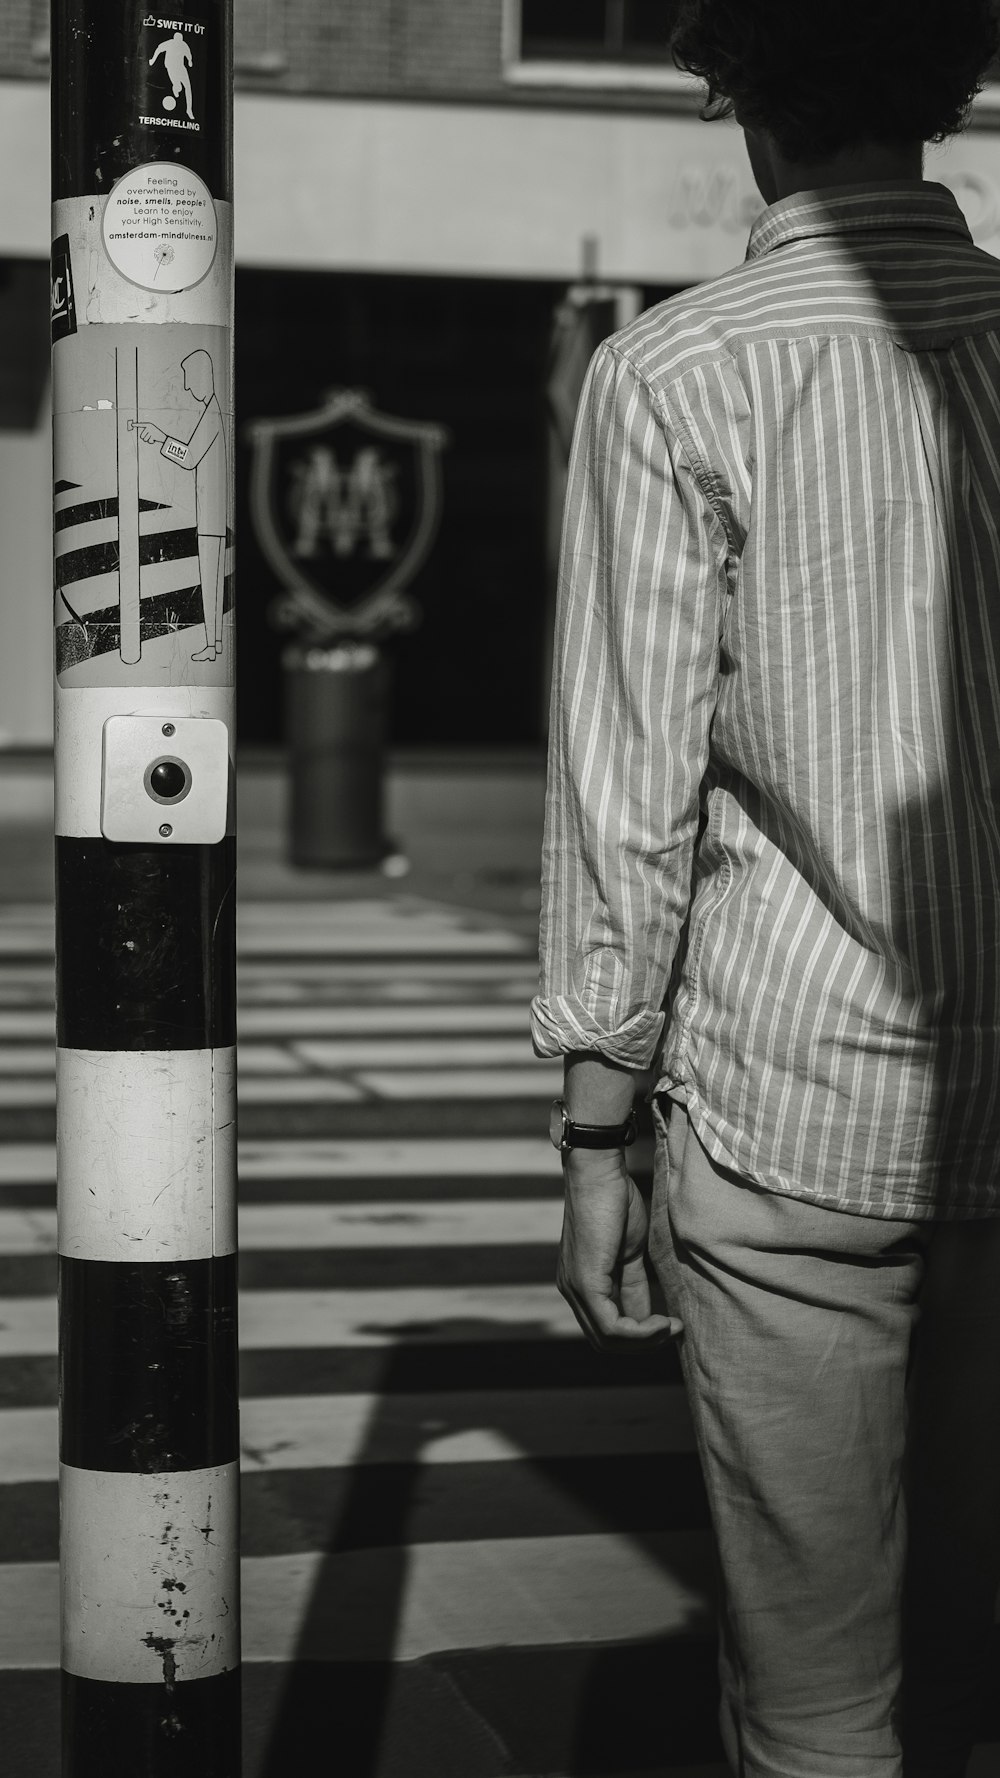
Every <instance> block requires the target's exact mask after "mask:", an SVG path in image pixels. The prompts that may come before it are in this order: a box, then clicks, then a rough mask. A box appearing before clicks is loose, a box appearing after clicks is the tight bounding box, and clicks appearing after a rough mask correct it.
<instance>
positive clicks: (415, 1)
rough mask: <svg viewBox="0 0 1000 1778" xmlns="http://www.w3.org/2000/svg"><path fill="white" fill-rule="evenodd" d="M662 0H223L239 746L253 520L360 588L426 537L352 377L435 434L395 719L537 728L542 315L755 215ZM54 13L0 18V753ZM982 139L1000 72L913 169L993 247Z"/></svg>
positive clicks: (735, 158) (31, 692) (273, 732)
mask: <svg viewBox="0 0 1000 1778" xmlns="http://www.w3.org/2000/svg"><path fill="white" fill-rule="evenodd" d="M671 12H672V8H671V6H670V4H669V0H236V71H237V103H236V158H237V179H236V255H237V313H236V321H237V420H238V428H237V431H238V437H237V443H236V471H237V509H236V519H237V538H238V567H237V585H238V600H239V617H240V624H239V632H240V665H239V711H240V732H241V736H242V737H243V738H244V739H245V740H249V741H260V742H274V741H277V740H278V739H279V738H280V735H281V732H282V717H281V708H280V695H281V694H280V681H281V674H280V666H279V661H280V651H281V632H280V630H278V629H276V628H275V613H276V609H277V607H278V606H279V605H280V596H281V593H282V584H281V576H280V574H279V573H278V572H276V569H275V553H274V548H271V549H270V550H269V549H268V548H266V547H264V545H263V544H262V541H261V536H262V526H263V528H264V529H265V530H266V529H267V527H268V525H269V526H270V533H269V534H270V536H271V541H272V544H273V542H274V537H275V536H277V538H278V548H279V550H280V549H281V548H284V549H286V550H287V551H288V553H289V555H290V556H294V557H296V561H295V562H294V563H293V564H292V567H293V569H295V571H301V572H304V573H313V572H315V574H316V575H317V576H318V578H319V580H320V581H323V580H324V577H325V583H326V585H327V587H328V588H329V587H334V588H336V587H337V586H338V585H340V584H344V585H350V586H351V587H353V588H354V589H355V591H356V590H357V589H358V588H361V589H362V590H364V588H365V587H369V588H370V587H372V586H376V585H377V584H378V576H379V575H380V574H382V573H383V572H384V571H385V567H384V565H385V562H386V561H387V560H388V557H389V556H390V555H391V554H392V552H393V551H394V550H395V551H397V552H400V551H403V549H404V542H405V539H404V538H403V536H402V534H403V533H404V532H408V533H412V534H414V535H415V527H416V528H419V520H420V514H419V512H417V511H415V510H413V508H414V502H417V503H418V504H419V500H420V498H424V496H423V495H421V494H420V491H419V487H418V483H419V476H418V475H417V472H416V469H414V471H413V475H412V476H410V472H409V469H408V466H407V461H405V460H404V459H403V458H402V457H399V456H398V455H397V457H396V458H394V457H393V456H392V453H391V451H388V450H387V451H386V452H383V454H382V455H381V456H380V455H379V454H378V452H377V450H376V449H375V446H374V444H373V443H372V442H371V441H369V444H368V445H367V446H366V445H365V443H364V441H363V440H361V441H359V439H358V437H357V436H353V437H352V438H351V439H349V438H348V434H347V432H344V433H342V434H338V433H337V431H336V428H335V427H334V428H333V429H332V430H329V431H327V432H324V431H323V430H322V427H320V430H319V431H317V430H316V427H315V426H314V425H313V424H312V422H313V420H314V418H315V416H317V415H318V414H321V413H322V411H323V410H324V407H326V408H331V403H332V404H333V406H332V409H331V411H335V412H339V411H340V409H339V408H338V407H337V401H338V399H339V397H342V396H343V395H344V394H345V392H348V393H350V392H353V393H355V394H357V395H358V396H359V398H360V397H361V395H362V394H363V398H364V400H365V401H366V402H367V404H368V406H369V407H370V408H371V409H373V410H374V411H375V412H376V413H378V414H379V415H381V416H383V417H385V418H387V419H388V420H390V421H395V422H398V423H399V425H400V427H401V428H403V430H404V431H405V429H406V428H407V427H409V428H410V429H411V431H412V429H413V428H414V427H417V428H426V429H429V431H433V433H434V434H435V436H436V437H437V438H438V439H439V440H440V441H441V444H440V464H439V471H440V475H439V482H440V522H439V523H438V525H437V528H436V531H435V532H434V535H433V539H432V540H431V541H429V542H428V539H427V536H426V535H425V538H424V541H425V544H426V545H427V547H426V548H425V549H424V550H423V554H422V556H421V555H420V552H419V551H417V552H416V553H415V554H414V556H413V564H414V573H413V578H412V582H411V585H410V588H409V591H410V592H411V593H412V595H413V598H414V600H415V602H416V604H417V606H418V607H419V609H420V611H421V613H422V621H421V623H420V624H419V626H418V627H417V628H415V629H414V630H412V631H411V632H409V633H407V634H404V635H400V637H399V638H398V640H397V641H396V642H395V643H394V644H393V654H394V658H395V686H396V689H395V697H394V738H395V739H396V741H397V742H400V743H403V744H406V743H435V744H444V745H454V746H475V745H482V744H492V745H497V744H532V743H537V742H538V741H539V740H540V739H541V736H542V733H543V729H544V714H543V713H544V704H545V676H546V626H547V621H548V607H549V591H550V576H551V560H550V558H551V529H552V527H551V518H550V513H549V510H548V509H549V505H550V498H551V496H550V490H551V487H552V463H551V453H552V446H551V438H550V432H551V425H550V419H551V415H550V408H551V402H550V399H549V396H550V394H551V390H550V383H551V377H552V358H551V354H552V338H553V318H554V315H555V313H556V310H557V308H558V307H559V305H560V304H561V303H562V301H563V298H564V297H565V294H566V291H567V288H569V287H573V286H580V284H581V281H584V282H585V283H589V284H590V285H591V286H593V285H594V284H597V285H605V286H607V288H608V291H609V293H612V294H613V293H616V292H617V294H618V297H619V299H620V301H619V311H620V312H628V311H629V308H630V307H631V308H635V307H638V306H646V305H648V304H649V303H650V302H653V301H656V300H658V299H659V298H660V297H661V296H663V295H666V294H668V293H670V292H672V291H674V290H677V289H680V288H682V287H684V286H685V285H689V284H691V283H694V282H697V281H700V280H702V279H704V278H707V277H711V276H713V275H715V274H716V273H718V272H721V271H724V270H725V269H726V268H727V267H729V266H731V265H733V264H735V263H737V262H738V261H739V260H740V259H742V257H743V253H744V250H745V245H746V238H747V234H748V231H749V228H750V226H751V224H752V221H753V219H754V216H755V215H756V214H757V213H758V211H759V209H760V207H761V200H760V198H759V195H758V194H757V192H756V189H755V187H754V185H753V181H752V178H751V175H750V170H749V166H748V164H747V161H746V155H745V151H744V148H743V143H742V137H741V135H740V132H739V130H738V129H736V127H735V126H734V125H732V124H731V123H729V124H727V123H720V124H714V125H709V124H705V123H702V122H701V121H700V120H699V118H698V117H697V109H698V104H699V101H700V91H699V88H698V86H697V84H696V83H694V82H692V81H691V80H689V79H688V78H687V77H686V76H684V75H682V74H680V73H678V72H677V70H675V69H674V68H673V66H672V64H671V62H670V60H669V56H668V54H667V51H666V47H665V45H666V38H667V34H668V31H669V25H670V19H671ZM137 17H138V14H137ZM197 17H198V10H197V6H194V7H192V9H191V13H190V17H189V16H188V9H187V8H185V9H184V12H183V16H179V17H178V18H177V19H176V20H173V19H172V20H170V21H169V22H170V24H171V28H173V27H174V26H175V25H179V26H180V27H181V28H182V29H183V27H184V25H185V24H186V23H188V24H192V23H196V22H197ZM46 27H47V4H44V3H43V0H6V5H5V6H4V7H3V9H2V10H0V152H2V153H3V157H4V159H3V164H4V166H5V168H6V169H7V170H8V174H7V177H5V180H4V182H3V188H2V191H0V324H2V325H0V534H2V536H3V540H4V541H3V549H2V553H0V622H2V624H3V634H2V637H0V644H2V645H0V743H6V744H17V743H24V742H36V743H37V742H41V743H44V742H45V741H46V740H47V739H48V737H49V736H50V734H51V717H50V694H49V682H50V666H49V649H50V642H49V633H50V621H51V605H50V588H51V572H50V567H49V553H50V525H51V492H50V490H51V475H50V468H49V443H48V437H47V406H48V395H47V384H46V366H47V343H46V342H47V316H46V311H45V291H46V288H47V285H48V269H47V264H48V252H49V244H50V243H49V239H48V233H49V224H48V127H47V113H48V97H47V76H48V64H47V53H48V50H47V40H46ZM998 131H1000V85H998V86H995V87H994V86H991V87H990V88H988V89H987V91H986V93H984V95H983V96H982V98H981V100H980V101H979V102H978V104H977V108H976V114H975V119H974V125H973V127H972V128H971V129H970V130H969V131H968V132H967V133H966V135H965V136H963V137H962V138H961V139H960V140H959V141H958V142H956V143H954V144H952V145H949V146H947V147H946V148H945V149H943V150H933V151H931V152H930V153H929V154H928V160H927V174H928V177H933V178H940V179H942V180H943V181H944V182H945V183H947V184H949V185H950V186H951V187H952V189H954V191H955V192H956V195H957V196H958V198H959V201H960V202H961V204H962V206H963V208H964V210H965V212H966V215H967V216H968V219H969V222H970V226H971V228H972V230H973V234H974V236H975V238H976V239H977V241H979V243H980V244H981V245H982V246H983V247H985V248H986V249H987V250H988V251H991V252H1000V134H998ZM622 305H624V307H622ZM615 312H616V311H615V309H614V305H612V307H611V308H610V309H609V311H608V313H609V315H610V316H612V317H613V315H614V313H615ZM609 324H612V323H611V322H609ZM295 421H298V422H301V433H302V440H303V446H302V451H301V453H300V454H299V456H298V457H297V458H296V457H295V456H294V453H292V454H291V455H289V453H288V452H287V451H286V455H285V458H284V459H283V461H284V462H285V464H286V471H287V474H286V483H285V484H282V485H280V486H279V485H277V484H276V483H275V481H274V477H273V476H272V479H271V482H270V483H269V482H268V478H267V476H266V475H265V474H264V473H263V470H262V467H261V463H260V460H259V453H260V440H261V437H262V436H264V433H262V430H261V429H262V426H263V427H264V429H265V432H266V426H267V423H268V422H273V423H279V422H280V423H286V422H289V423H290V422H295ZM290 436H291V437H292V438H293V439H294V437H295V431H294V426H292V427H291V433H290ZM348 446H349V448H348ZM310 478H311V479H310ZM408 478H409V479H408ZM410 482H412V488H410ZM408 489H409V491H407V490H408ZM268 501H270V502H271V507H272V510H271V511H270V514H269V516H268V515H264V517H263V518H262V514H261V510H260V508H261V504H262V502H263V503H265V504H266V503H267V502H268ZM304 513H305V515H306V518H303V514H304ZM425 529H426V528H425ZM338 577H339V579H338Z"/></svg>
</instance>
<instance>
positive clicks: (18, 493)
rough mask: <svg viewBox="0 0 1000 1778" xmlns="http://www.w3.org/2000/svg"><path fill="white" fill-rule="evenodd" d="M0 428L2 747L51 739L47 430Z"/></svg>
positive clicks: (46, 425)
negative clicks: (22, 430)
mask: <svg viewBox="0 0 1000 1778" xmlns="http://www.w3.org/2000/svg"><path fill="white" fill-rule="evenodd" d="M42 414H43V423H42V425H41V426H40V427H39V428H38V430H37V431H36V432H0V747H9V746H10V745H11V744H12V743H17V744H20V745H27V744H30V745H38V744H47V743H48V742H50V741H51V739H52V542H51V537H52V430H51V426H50V424H49V401H48V397H45V398H44V400H43V403H42Z"/></svg>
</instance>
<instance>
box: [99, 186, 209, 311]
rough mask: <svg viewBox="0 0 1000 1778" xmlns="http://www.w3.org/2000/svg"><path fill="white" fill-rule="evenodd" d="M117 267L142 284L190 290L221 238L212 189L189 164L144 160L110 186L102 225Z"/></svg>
mask: <svg viewBox="0 0 1000 1778" xmlns="http://www.w3.org/2000/svg"><path fill="white" fill-rule="evenodd" d="M101 235H102V239H103V242H104V251H105V253H106V254H107V256H108V258H109V259H110V261H111V263H112V265H113V266H114V268H115V270H116V271H118V272H120V273H121V275H122V277H123V278H127V279H128V280H129V283H130V284H138V285H139V287H140V289H142V290H164V291H177V290H190V289H192V288H193V286H194V285H195V284H200V283H201V280H202V279H203V278H205V277H207V276H208V273H209V272H210V271H211V269H212V262H213V260H214V259H215V254H216V249H217V247H218V244H219V230H218V224H217V221H216V215H215V205H214V203H213V202H212V194H211V192H210V191H209V189H208V186H207V185H206V184H205V182H204V180H203V179H200V178H199V177H198V174H197V173H192V171H191V169H190V167H181V166H178V165H177V164H176V162H172V161H148V162H147V163H146V165H145V166H142V167H134V168H133V170H132V171H131V172H130V173H126V174H125V176H124V178H122V179H119V181H118V183H117V185H115V186H114V188H113V190H112V192H111V195H110V197H109V198H108V201H107V204H106V205H105V208H104V220H103V223H102V225H101Z"/></svg>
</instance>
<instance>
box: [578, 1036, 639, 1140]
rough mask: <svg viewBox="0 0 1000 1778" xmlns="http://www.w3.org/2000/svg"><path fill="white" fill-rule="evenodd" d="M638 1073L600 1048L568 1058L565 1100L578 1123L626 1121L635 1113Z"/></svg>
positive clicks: (618, 1122) (615, 1122)
mask: <svg viewBox="0 0 1000 1778" xmlns="http://www.w3.org/2000/svg"><path fill="white" fill-rule="evenodd" d="M635 1086H636V1075H635V1071H634V1070H632V1069H630V1068H623V1067H621V1065H620V1064H619V1063H617V1062H609V1061H608V1060H607V1058H606V1057H605V1056H602V1055H600V1054H599V1053H598V1052H597V1051H596V1050H585V1051H578V1052H576V1053H574V1054H573V1055H569V1056H567V1057H566V1069H565V1086H564V1089H563V1101H564V1103H565V1106H566V1111H567V1114H568V1116H569V1117H570V1118H571V1120H572V1121H573V1123H575V1124H595V1125H601V1124H611V1125H614V1124H624V1123H625V1122H626V1120H627V1119H628V1118H629V1116H630V1115H631V1112H632V1102H633V1100H634V1098H635Z"/></svg>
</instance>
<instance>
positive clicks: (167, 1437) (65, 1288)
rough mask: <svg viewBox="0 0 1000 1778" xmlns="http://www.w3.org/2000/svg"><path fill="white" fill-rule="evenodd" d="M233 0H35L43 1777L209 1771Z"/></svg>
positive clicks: (228, 834) (228, 1333)
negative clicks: (54, 1504)
mask: <svg viewBox="0 0 1000 1778" xmlns="http://www.w3.org/2000/svg"><path fill="white" fill-rule="evenodd" d="M231 11H232V0H196V3H195V4H194V5H193V7H192V8H191V9H190V10H189V9H188V8H187V7H185V8H183V9H182V16H180V17H178V18H169V17H160V16H159V15H157V14H156V13H155V12H154V11H153V10H151V9H150V7H149V6H148V3H144V4H136V3H135V0H53V9H52V147H53V153H52V188H53V252H52V335H53V460H54V512H55V518H54V560H55V623H56V628H55V718H56V747H55V772H56V818H55V835H56V840H55V845H56V997H57V1044H58V1051H57V1151H58V1163H57V1166H58V1231H59V1233H58V1246H59V1348H60V1353H59V1378H60V1382H59V1406H60V1414H59V1422H60V1424H59V1436H60V1581H61V1596H62V1668H63V1726H62V1736H63V1762H62V1771H63V1778H161V1774H162V1775H163V1778H166V1775H167V1774H168V1773H169V1774H171V1778H173V1775H174V1774H175V1773H177V1772H183V1773H184V1774H185V1778H238V1774H239V1772H240V1634H239V1624H240V1611H239V1544H238V1523H239V1510H238V1508H239V1497H238V1486H239V1434H238V1400H237V1336H236V1203H235V1199H236V1172H235V1156H236V1140H235V1136H236V1070H235V819H234V782H235V780H234V772H233V744H234V732H235V730H234V680H235V674H234V663H235V637H234V630H233V614H232V608H231V607H232V572H231V541H232V539H231V522H232V520H231V514H232V494H231V473H232V437H233V434H232V407H233V402H232V196H233V194H232V55H231Z"/></svg>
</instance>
